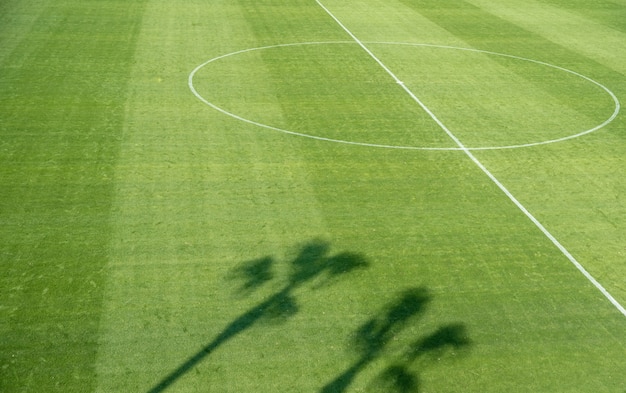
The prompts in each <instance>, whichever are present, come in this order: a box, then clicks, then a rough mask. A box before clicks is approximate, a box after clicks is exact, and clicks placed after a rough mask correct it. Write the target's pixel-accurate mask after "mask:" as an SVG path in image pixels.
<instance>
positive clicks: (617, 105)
mask: <svg viewBox="0 0 626 393" xmlns="http://www.w3.org/2000/svg"><path fill="white" fill-rule="evenodd" d="M361 43H363V44H369V45H403V46H412V47H429V48H441V49H450V50H460V51H466V52H476V53H484V54H487V55H492V56H500V57H508V58H511V59H516V60H520V61H526V62H529V63H535V64H539V65H542V66H546V67H550V68H554V69H556V70H560V71H563V72H566V73H569V74H572V75H575V76H577V77H579V78H582V79H583V80H586V81H588V82H590V83H592V84H594V85H596V86H598V87H599V88H600V89H602V90H604V91H605V92H606V93H607V94H608V95H609V96H610V97H611V99H612V100H613V103H614V108H613V113H612V114H611V116H610V117H609V118H607V119H606V120H604V121H603V122H602V123H600V124H598V125H596V126H595V127H593V128H590V129H588V130H584V131H581V132H577V133H574V134H571V135H566V136H564V137H561V138H557V139H549V140H544V141H536V142H528V143H523V144H516V145H500V146H465V148H466V149H467V150H472V151H474V150H502V149H518V148H524V147H532V146H540V145H547V144H550V143H557V142H564V141H567V140H570V139H574V138H578V137H581V136H583V135H587V134H589V133H592V132H594V131H597V130H599V129H601V128H603V127H605V126H606V125H608V124H609V123H611V122H612V121H613V120H614V119H615V118H616V117H617V115H618V114H619V112H620V103H619V100H618V99H617V97H616V96H615V94H613V92H612V91H611V90H609V88H607V87H606V86H604V85H602V84H601V83H599V82H597V81H595V80H593V79H591V78H589V77H587V76H585V75H582V74H579V73H577V72H575V71H572V70H568V69H566V68H563V67H559V66H556V65H552V64H549V63H545V62H542V61H538V60H533V59H527V58H524V57H519V56H514V55H508V54H505V53H498V52H490V51H485V50H479V49H471V48H462V47H455V46H448V45H435V44H419V43H407V42H375V41H372V42H369V41H361ZM333 44H334V45H336V44H344V45H345V44H352V45H356V42H355V41H354V40H352V41H314V42H298V43H288V44H278V45H268V46H262V47H257V48H248V49H243V50H238V51H236V52H231V53H227V54H225V55H221V56H218V57H215V58H212V59H210V60H207V61H205V62H204V63H202V64H200V65H199V66H197V67H196V68H195V69H194V70H193V71H192V72H191V73H190V74H189V78H188V85H189V89H190V90H191V91H192V93H193V94H194V95H195V96H196V97H197V98H198V99H199V100H200V101H202V102H203V103H205V104H206V105H208V106H210V107H211V108H213V109H215V110H217V111H219V112H221V113H223V114H225V115H227V116H230V117H232V118H234V119H237V120H239V121H242V122H245V123H249V124H252V125H255V126H258V127H263V128H266V129H269V130H272V131H278V132H282V133H285V134H290V135H295V136H300V137H304V138H311V139H316V140H321V141H326V142H334V143H342V144H348V145H353V146H364V147H376V148H384V149H400V150H427V151H455V150H456V151H459V150H463V149H461V148H460V147H458V146H457V147H425V146H406V145H392V144H379V143H368V142H359V141H350V140H344V139H334V138H326V137H322V136H317V135H312V134H305V133H302V132H297V131H292V130H286V129H283V128H279V127H275V126H272V125H268V124H264V123H261V122H258V121H254V120H250V119H246V118H244V117H243V116H240V115H237V114H235V113H232V112H229V111H227V110H226V109H224V108H221V107H219V106H218V105H215V104H214V103H212V102H210V101H209V100H207V99H206V98H204V97H203V96H202V95H201V94H200V93H199V92H198V91H197V90H196V88H195V87H194V83H193V81H194V77H195V75H196V74H197V73H198V71H200V70H201V69H203V68H204V67H205V66H208V65H209V64H211V63H213V62H216V61H219V60H221V59H225V58H227V57H230V56H236V55H240V54H244V53H249V52H254V51H261V50H268V49H275V48H288V47H293V46H304V45H333ZM397 83H398V84H399V85H402V84H404V82H403V81H399V82H397Z"/></svg>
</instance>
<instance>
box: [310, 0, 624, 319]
mask: <svg viewBox="0 0 626 393" xmlns="http://www.w3.org/2000/svg"><path fill="white" fill-rule="evenodd" d="M315 1H316V2H317V4H318V5H319V6H320V7H322V9H323V10H324V11H326V13H327V14H328V15H329V16H330V17H331V18H332V19H333V20H335V22H337V24H338V25H339V26H340V27H341V28H342V29H343V30H344V31H345V32H346V33H347V34H348V35H349V36H350V37H351V38H352V39H353V40H354V41H355V42H356V43H357V44H358V45H359V46H360V47H361V48H363V50H364V51H365V52H366V53H367V54H368V55H369V56H370V57H371V58H372V59H373V60H374V61H376V63H378V64H379V65H380V66H381V67H382V68H383V69H384V70H385V72H387V74H389V75H390V76H391V77H392V79H393V80H394V81H395V82H396V83H398V84H399V85H400V86H401V87H402V89H403V90H404V91H405V92H406V93H407V94H408V95H409V96H410V97H411V98H412V99H413V101H415V102H416V103H417V104H418V105H419V106H420V107H422V109H424V111H425V112H426V113H428V115H429V116H430V117H431V118H432V119H433V121H434V122H435V123H437V125H439V127H441V129H442V130H443V131H444V132H445V133H446V134H447V135H448V136H449V137H450V138H451V139H452V140H453V141H454V143H455V144H456V145H457V146H458V147H459V149H460V150H462V151H463V152H464V153H465V154H466V155H467V156H468V157H469V158H470V159H471V160H472V161H473V162H474V164H476V166H478V167H479V168H480V170H482V171H483V172H484V173H485V175H487V176H488V177H489V178H490V179H491V181H493V182H494V183H495V184H496V186H498V188H500V190H502V192H503V193H504V194H505V195H506V196H507V197H508V198H509V199H510V200H511V202H513V203H514V204H515V206H517V207H518V208H519V209H520V210H521V211H522V213H524V214H525V215H526V217H528V218H529V219H530V221H532V223H533V224H535V226H536V227H537V228H539V230H540V231H541V232H542V233H543V234H544V235H545V236H546V237H547V238H548V239H549V240H550V241H551V242H552V243H553V244H554V245H555V246H556V247H557V248H558V249H559V250H560V251H561V253H563V255H565V257H566V258H567V259H569V261H570V262H571V263H572V264H573V265H574V266H576V268H577V269H578V270H579V271H580V272H581V273H582V274H583V275H584V276H585V277H586V278H587V280H589V282H591V283H592V284H593V285H594V286H595V287H596V288H597V289H598V290H599V291H600V292H601V293H602V294H603V295H604V296H605V297H606V298H607V299H608V300H609V301H610V302H611V304H613V305H614V306H615V307H616V308H617V309H618V310H619V312H621V313H622V315H624V316H625V317H626V309H625V308H624V307H623V306H622V305H621V304H620V303H619V302H618V301H617V300H616V299H615V298H614V297H613V296H612V295H611V294H610V293H609V292H608V291H607V290H606V289H605V288H604V287H603V286H602V284H600V283H599V282H598V281H597V280H596V279H595V278H594V277H593V276H592V275H591V274H590V273H589V272H588V271H587V269H585V268H584V267H583V266H582V265H581V264H580V262H578V261H577V260H576V258H574V256H573V255H572V254H571V253H570V252H569V251H568V250H567V249H566V248H565V247H564V246H563V245H562V244H561V242H559V241H558V240H557V239H556V238H555V237H554V236H553V235H552V234H551V233H550V232H549V231H548V230H547V229H546V227H544V226H543V224H541V222H539V220H537V219H536V218H535V216H533V215H532V214H531V213H530V212H529V211H528V209H526V208H525V207H524V205H522V203H521V202H520V201H518V200H517V198H515V196H513V194H511V192H510V191H509V190H508V189H507V188H506V187H505V186H504V185H503V184H502V183H501V182H500V181H499V180H498V179H497V178H496V177H495V176H494V175H493V174H492V173H491V171H489V170H488V169H487V168H486V167H485V166H484V165H483V164H482V163H481V162H480V161H479V160H478V158H476V156H474V154H473V153H472V152H471V151H470V150H469V149H468V148H466V147H465V146H464V145H463V143H462V142H461V141H460V140H459V139H458V138H457V137H456V136H455V135H454V133H452V131H450V130H449V129H448V127H446V126H445V124H443V123H442V122H441V120H439V119H438V118H437V116H435V114H434V113H433V112H432V111H431V110H430V109H428V107H427V106H426V105H425V104H424V103H423V102H422V101H421V100H420V99H419V98H417V96H416V95H415V94H414V93H413V92H412V91H411V90H410V89H409V88H408V87H406V85H404V84H403V83H402V81H400V79H398V77H397V76H396V75H395V74H394V73H393V72H392V71H391V70H390V69H389V68H388V67H387V66H386V65H385V64H384V63H383V62H382V61H381V60H380V59H379V58H378V57H377V56H376V55H375V54H374V53H373V52H372V51H370V50H369V48H367V46H365V44H363V42H361V40H359V39H358V38H357V37H356V36H355V35H354V34H353V33H352V32H351V31H350V30H349V29H348V28H347V27H346V26H345V25H344V24H343V23H341V21H340V20H339V19H337V17H336V16H335V15H334V14H333V13H332V12H330V10H329V9H328V8H326V7H325V6H324V5H323V4H322V3H321V2H320V1H319V0H315Z"/></svg>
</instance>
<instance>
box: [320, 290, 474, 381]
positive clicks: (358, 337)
mask: <svg viewBox="0 0 626 393" xmlns="http://www.w3.org/2000/svg"><path fill="white" fill-rule="evenodd" d="M430 301H431V295H430V294H429V292H428V291H427V290H426V289H425V288H414V289H410V290H407V291H405V292H404V293H402V294H401V295H400V297H399V298H398V299H397V300H396V301H395V302H393V303H391V304H390V305H388V306H387V307H385V308H384V310H382V311H381V312H380V313H379V315H378V316H376V317H374V318H372V319H370V320H369V321H367V322H365V323H364V324H363V325H361V327H359V328H358V329H357V330H356V332H355V334H354V339H353V342H352V347H353V349H354V350H355V351H356V353H357V354H358V358H357V360H356V361H355V362H354V363H352V365H350V366H349V367H348V368H347V369H345V370H344V371H343V372H342V373H341V374H339V375H338V376H337V377H335V379H333V380H332V381H331V382H329V383H328V384H326V386H324V387H323V388H322V390H321V393H343V392H345V391H346V390H347V389H348V387H349V386H350V384H352V382H353V381H354V379H355V378H356V377H357V376H358V375H359V373H360V372H361V371H363V370H364V369H365V368H366V367H367V366H368V365H370V364H371V363H373V362H374V361H375V360H378V359H380V358H381V357H383V356H384V357H385V358H386V359H387V358H388V359H389V360H391V361H392V364H391V365H390V366H388V367H387V368H386V369H384V370H383V371H382V372H381V373H380V375H378V377H377V378H376V379H375V380H374V381H373V383H371V384H370V388H369V390H370V391H377V392H398V393H415V392H418V390H419V376H418V374H417V372H416V371H415V368H416V367H415V364H416V363H418V359H424V360H426V361H428V359H430V360H433V358H435V357H436V359H437V360H439V359H441V357H442V356H444V354H445V352H446V351H447V350H448V349H455V350H456V349H461V348H466V347H468V346H469V345H470V340H469V338H468V336H467V332H466V329H465V326H464V325H463V324H449V325H444V326H442V327H440V328H438V329H437V330H436V331H435V332H433V333H430V334H427V335H425V336H423V337H418V338H417V339H416V340H415V341H414V342H413V343H411V344H409V345H408V350H407V351H406V353H402V354H392V353H391V354H390V353H386V351H388V349H389V348H388V347H389V345H388V344H389V343H390V341H392V340H395V339H396V338H397V337H398V335H399V334H400V333H401V332H402V331H403V330H404V329H405V328H407V327H408V326H411V325H413V324H415V323H416V322H417V321H418V320H419V318H420V316H422V315H423V314H424V312H425V311H426V306H427V305H428V303H430ZM420 367H421V368H423V367H424V364H418V367H417V368H418V369H419V368H420Z"/></svg>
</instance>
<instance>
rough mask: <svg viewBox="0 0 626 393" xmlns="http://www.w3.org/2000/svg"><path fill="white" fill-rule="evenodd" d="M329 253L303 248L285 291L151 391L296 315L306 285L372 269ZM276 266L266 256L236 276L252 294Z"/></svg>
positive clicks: (355, 258)
mask: <svg viewBox="0 0 626 393" xmlns="http://www.w3.org/2000/svg"><path fill="white" fill-rule="evenodd" d="M329 251H330V246H329V244H328V243H326V242H322V241H312V242H309V243H307V244H306V245H305V246H303V247H302V248H301V250H300V252H299V254H298V255H297V256H296V257H295V258H294V259H293V260H292V261H291V262H290V263H289V266H290V272H289V275H288V277H287V279H286V282H285V284H284V285H283V287H282V289H280V290H278V291H276V292H275V293H274V294H272V295H270V296H269V297H268V298H267V299H266V300H264V301H262V302H261V303H259V304H257V305H256V306H254V307H252V308H251V309H249V310H248V311H246V312H244V313H243V314H241V315H240V316H239V317H237V318H235V319H234V320H233V321H232V322H231V323H230V324H229V325H228V326H226V327H225V328H224V329H223V330H222V331H221V332H220V333H219V334H218V335H217V336H216V337H215V338H214V339H213V341H211V342H210V343H209V344H207V345H206V346H205V347H204V348H202V349H201V350H200V351H198V352H196V353H195V354H194V355H192V356H191V357H190V358H189V359H187V360H186V361H185V362H183V363H182V364H181V365H180V366H178V367H177V368H176V369H175V370H174V371H172V372H171V373H170V374H169V375H167V376H166V377H165V378H163V379H162V380H161V381H160V382H159V383H157V384H156V385H155V386H154V387H153V388H152V389H150V390H149V393H159V392H163V391H165V390H166V389H167V388H169V387H170V386H172V385H173V384H174V383H175V382H176V381H177V380H179V379H180V378H181V377H183V376H184V375H185V374H186V373H187V372H189V371H190V370H191V369H193V368H194V367H195V366H196V365H197V364H198V363H200V362H201V361H202V360H204V359H205V358H206V357H207V356H209V355H210V354H211V353H212V352H213V351H215V350H216V349H218V348H219V347H221V346H222V345H224V344H225V343H226V342H228V341H229V340H231V339H233V338H234V337H236V336H237V335H239V334H241V333H243V332H244V331H246V330H247V329H250V328H251V327H253V326H255V325H256V324H257V323H259V322H260V321H263V320H266V321H278V322H281V321H284V320H286V319H288V318H289V317H291V316H293V315H294V314H296V313H297V312H298V311H299V309H298V303H297V299H296V298H295V295H294V290H295V289H297V288H298V287H300V286H302V285H303V284H305V283H308V282H311V281H312V280H313V279H320V280H321V283H322V284H319V286H322V285H329V284H331V283H333V282H335V281H336V280H337V279H338V278H339V277H341V276H343V275H344V274H347V273H350V272H352V271H354V270H355V269H359V268H364V267H367V266H368V262H367V261H366V259H365V258H364V257H363V256H362V255H360V254H355V253H341V254H337V255H329ZM275 263H276V261H275V260H274V259H273V258H271V257H265V258H261V259H257V260H254V261H250V262H247V263H244V264H243V265H242V266H240V267H238V268H236V269H235V270H234V271H233V274H232V277H233V278H234V279H238V280H241V281H242V284H241V286H240V288H239V290H240V292H242V293H248V294H249V293H251V292H252V291H254V290H256V289H258V288H260V287H261V286H262V285H264V284H265V283H267V282H269V281H271V280H273V279H274V274H273V271H272V268H273V265H274V264H275Z"/></svg>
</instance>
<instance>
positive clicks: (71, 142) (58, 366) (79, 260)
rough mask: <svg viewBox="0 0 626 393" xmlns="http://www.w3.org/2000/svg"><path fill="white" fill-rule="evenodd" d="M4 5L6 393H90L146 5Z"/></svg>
mask: <svg viewBox="0 0 626 393" xmlns="http://www.w3.org/2000/svg"><path fill="white" fill-rule="evenodd" d="M3 4H4V3H3ZM4 8H5V11H6V12H5V13H4V15H3V17H1V18H4V19H5V20H4V21H3V22H4V23H0V48H5V50H11V52H10V53H2V49H0V53H2V56H0V59H2V62H1V63H0V86H1V87H0V255H1V257H0V259H2V265H1V267H0V269H1V272H0V299H2V302H1V307H0V335H2V340H1V343H0V390H2V391H7V392H8V391H11V392H26V391H64V392H67V391H77V392H78V391H81V392H83V391H89V390H90V389H91V388H92V387H93V382H94V369H93V364H94V361H95V355H96V350H97V340H98V325H99V317H100V304H101V299H102V290H103V280H104V277H105V276H104V273H103V268H104V266H105V264H106V262H107V255H108V250H107V249H108V247H109V240H110V234H109V232H110V229H109V224H110V222H109V217H110V209H111V198H112V187H113V167H114V163H115V159H116V157H117V154H118V148H119V141H120V138H121V137H122V128H123V127H122V126H123V122H124V103H125V101H124V98H123V97H124V95H125V88H126V83H127V79H128V72H129V67H130V64H131V61H132V57H133V54H134V46H133V43H134V40H135V38H136V35H137V33H138V31H139V28H140V22H141V14H142V9H143V2H142V1H138V2H133V3H127V2H122V1H107V2H98V1H86V2H85V1H55V2H31V4H28V5H27V4H19V5H18V4H17V2H15V3H11V2H9V3H8V5H6V4H5V5H4ZM7 8H8V10H7ZM26 20H29V21H31V22H32V23H30V24H27V23H24V21H26Z"/></svg>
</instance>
